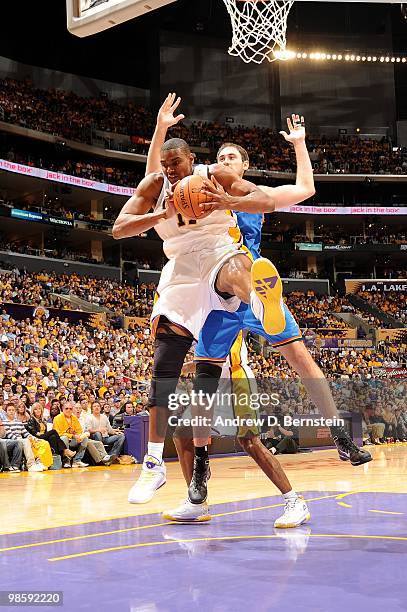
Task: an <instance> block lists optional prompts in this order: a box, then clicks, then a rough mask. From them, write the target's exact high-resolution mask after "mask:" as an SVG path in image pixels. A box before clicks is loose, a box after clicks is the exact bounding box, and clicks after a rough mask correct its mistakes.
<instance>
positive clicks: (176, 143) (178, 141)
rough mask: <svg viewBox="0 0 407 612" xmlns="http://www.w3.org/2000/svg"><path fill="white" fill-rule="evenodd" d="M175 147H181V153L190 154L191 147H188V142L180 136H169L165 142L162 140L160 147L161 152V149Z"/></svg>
mask: <svg viewBox="0 0 407 612" xmlns="http://www.w3.org/2000/svg"><path fill="white" fill-rule="evenodd" d="M175 149H181V151H182V152H183V153H185V154H186V155H190V154H191V149H190V148H189V144H188V143H187V142H185V140H183V139H182V138H170V139H169V140H167V141H166V142H164V144H163V146H162V147H161V152H163V151H173V150H175Z"/></svg>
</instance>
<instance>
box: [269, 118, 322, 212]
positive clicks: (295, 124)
mask: <svg viewBox="0 0 407 612" xmlns="http://www.w3.org/2000/svg"><path fill="white" fill-rule="evenodd" d="M287 126H288V133H287V132H280V134H282V135H283V136H284V138H285V140H287V142H291V143H292V144H293V145H294V151H295V157H296V161H297V176H296V181H295V185H282V186H281V187H267V186H264V185H261V186H259V188H260V189H261V190H262V191H264V193H267V194H268V195H269V196H270V197H271V198H272V199H273V200H274V204H275V210H278V209H279V208H285V207H286V206H293V205H294V204H299V203H300V202H303V201H304V200H307V199H308V198H310V197H311V196H313V195H314V193H315V185H314V173H313V171H312V165H311V160H310V158H309V154H308V150H307V145H306V143H305V122H304V117H301V118H300V116H299V115H292V119H290V117H288V118H287Z"/></svg>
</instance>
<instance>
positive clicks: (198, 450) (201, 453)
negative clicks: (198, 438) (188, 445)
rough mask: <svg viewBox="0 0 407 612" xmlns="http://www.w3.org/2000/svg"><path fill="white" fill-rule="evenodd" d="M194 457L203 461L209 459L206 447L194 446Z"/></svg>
mask: <svg viewBox="0 0 407 612" xmlns="http://www.w3.org/2000/svg"><path fill="white" fill-rule="evenodd" d="M195 456H196V457H202V458H203V459H209V453H208V447H207V446H195Z"/></svg>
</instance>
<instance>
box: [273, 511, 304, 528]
mask: <svg viewBox="0 0 407 612" xmlns="http://www.w3.org/2000/svg"><path fill="white" fill-rule="evenodd" d="M310 519H311V514H310V513H308V514H307V515H306V517H305V518H303V519H302V521H301V522H300V523H286V524H285V525H276V524H275V523H274V527H275V528H276V529H294V527H299V526H300V525H303V524H304V523H306V522H307V521H309V520H310Z"/></svg>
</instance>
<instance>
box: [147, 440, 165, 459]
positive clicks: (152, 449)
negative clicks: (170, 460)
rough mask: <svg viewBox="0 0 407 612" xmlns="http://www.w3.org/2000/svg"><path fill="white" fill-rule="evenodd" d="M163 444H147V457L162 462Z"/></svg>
mask: <svg viewBox="0 0 407 612" xmlns="http://www.w3.org/2000/svg"><path fill="white" fill-rule="evenodd" d="M163 452H164V442H149V443H148V444H147V455H151V457H154V458H155V459H158V461H159V462H160V463H162V460H163Z"/></svg>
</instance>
